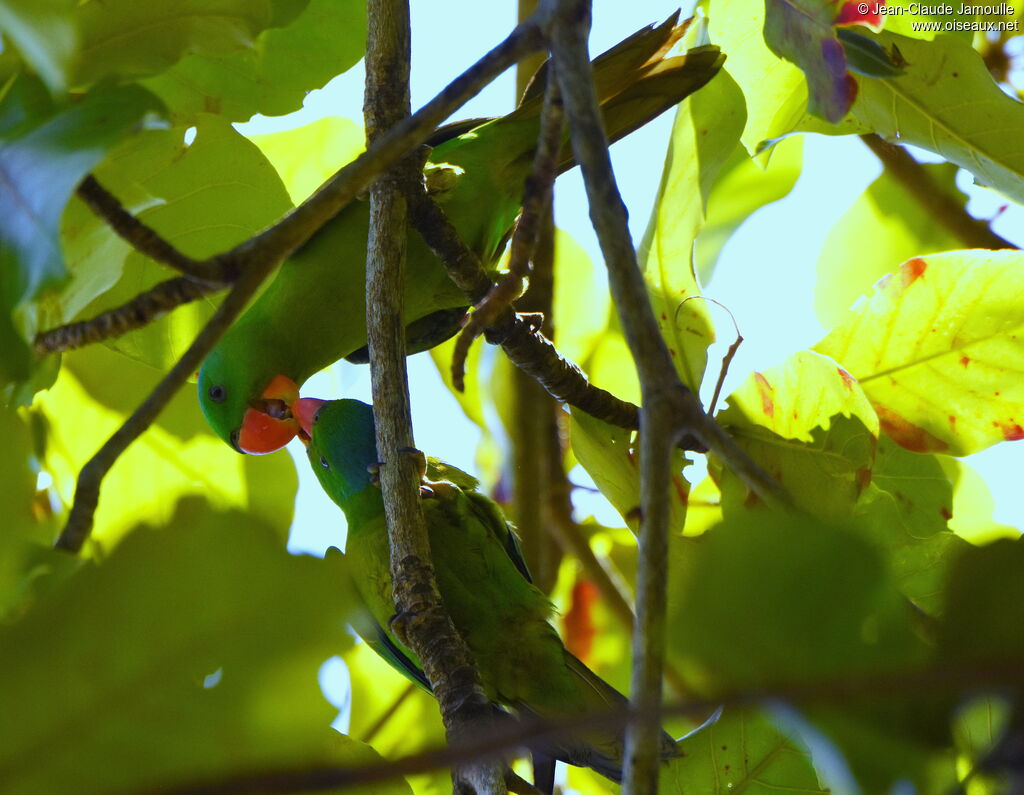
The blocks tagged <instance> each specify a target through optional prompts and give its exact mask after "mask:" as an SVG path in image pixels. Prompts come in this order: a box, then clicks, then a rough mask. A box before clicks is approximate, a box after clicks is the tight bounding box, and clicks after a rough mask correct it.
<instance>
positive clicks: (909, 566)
mask: <svg viewBox="0 0 1024 795" xmlns="http://www.w3.org/2000/svg"><path fill="white" fill-rule="evenodd" d="M906 455H908V456H909V455H915V454H914V453H907V454H906ZM918 458H923V459H927V458H934V456H918ZM905 493H906V491H904V492H902V493H900V494H895V495H894V494H893V493H891V492H888V491H883V490H882V489H880V488H879V487H878V486H875V485H871V486H868V488H867V489H866V490H865V491H864V494H863V496H862V497H861V500H860V502H859V503H858V505H857V506H856V513H855V515H856V516H857V519H858V523H857V527H858V528H859V529H860V530H861V531H862V532H863V533H864V537H865V538H867V539H868V540H870V541H872V542H873V543H874V544H875V546H876V547H877V548H878V549H879V550H881V551H883V552H884V553H885V555H886V558H887V562H888V564H889V569H890V571H891V572H892V576H893V580H894V582H895V583H896V585H897V586H898V587H899V589H900V591H901V593H903V594H904V595H905V596H906V597H907V598H908V599H910V600H911V601H912V602H913V603H914V604H915V605H917V606H918V607H920V608H921V609H922V610H924V611H926V612H927V613H930V614H933V615H934V614H937V613H938V612H939V610H941V609H942V606H943V596H942V589H943V587H944V585H945V583H946V578H947V575H948V570H949V564H950V562H951V561H952V559H953V557H954V556H955V555H956V554H957V553H959V552H960V551H961V550H962V548H963V547H965V546H967V545H968V544H967V542H966V541H964V540H963V539H962V538H960V537H959V536H957V535H956V534H955V533H953V532H951V531H950V530H946V529H945V519H943V518H942V517H941V516H939V515H938V514H937V513H936V514H935V515H925V513H924V511H927V510H930V509H931V508H932V507H933V506H929V505H927V502H926V500H924V499H920V504H912V505H907V504H906V503H905V502H904V501H903V499H901V497H904V495H905ZM915 496H919V495H915ZM928 521H931V525H932V526H931V527H930V528H928V529H929V530H931V532H928V533H927V534H926V535H915V533H916V532H918V530H919V528H920V527H921V526H922V525H924V524H925V523H927V522H928Z"/></svg>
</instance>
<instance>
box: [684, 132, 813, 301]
mask: <svg viewBox="0 0 1024 795" xmlns="http://www.w3.org/2000/svg"><path fill="white" fill-rule="evenodd" d="M802 161H803V136H792V137H791V138H786V139H785V140H783V141H780V142H779V143H778V144H776V145H775V146H774V147H773V148H772V150H771V156H770V157H769V158H767V163H763V162H760V160H758V161H755V160H754V159H752V158H751V157H750V155H748V154H747V151H746V149H745V148H744V147H743V145H742V144H737V146H736V148H735V149H734V150H733V153H732V155H730V156H729V159H728V160H726V161H725V165H723V166H722V169H721V171H720V172H719V175H718V179H717V180H716V181H715V185H714V187H713V188H712V189H711V195H710V196H708V201H707V210H706V218H705V221H704V226H703V227H702V228H701V230H700V233H699V234H698V235H697V242H696V244H695V246H694V251H693V259H694V262H695V263H696V268H697V275H698V276H699V277H700V280H701V282H702V283H704V284H707V283H708V282H709V281H711V276H712V274H713V273H714V268H715V264H716V263H717V262H718V256H719V254H721V252H722V248H723V246H725V244H726V243H727V242H728V241H729V238H730V237H732V234H733V232H735V231H736V230H737V229H738V228H739V226H740V224H742V223H743V222H744V221H746V220H747V218H749V217H750V216H751V215H753V213H754V212H755V211H757V210H759V209H760V208H762V207H764V206H766V205H768V204H771V203H772V202H774V201H778V200H779V199H781V198H783V197H784V196H786V195H787V194H788V193H789V192H790V190H792V189H793V186H794V185H795V184H796V180H797V178H798V177H799V176H800V171H801V167H802Z"/></svg>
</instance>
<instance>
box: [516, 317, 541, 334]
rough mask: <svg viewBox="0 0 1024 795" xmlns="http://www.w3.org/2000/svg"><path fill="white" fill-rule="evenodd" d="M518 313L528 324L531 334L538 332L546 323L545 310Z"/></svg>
mask: <svg viewBox="0 0 1024 795" xmlns="http://www.w3.org/2000/svg"><path fill="white" fill-rule="evenodd" d="M518 314H519V319H520V320H522V321H523V322H524V323H525V324H526V328H527V329H528V330H529V332H530V333H531V334H536V333H537V332H538V331H540V329H541V326H543V325H544V313H543V312H519V313H518Z"/></svg>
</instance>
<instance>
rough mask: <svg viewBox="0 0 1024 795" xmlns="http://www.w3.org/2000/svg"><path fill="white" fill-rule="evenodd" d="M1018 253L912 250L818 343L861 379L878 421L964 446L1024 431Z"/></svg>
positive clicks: (930, 445) (907, 438)
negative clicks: (925, 253) (910, 255)
mask: <svg viewBox="0 0 1024 795" xmlns="http://www.w3.org/2000/svg"><path fill="white" fill-rule="evenodd" d="M1022 294H1024V254H1022V253H1021V252H1019V251H1002V252H998V251H953V252H949V253H946V254H935V255H932V256H928V257H917V258H914V259H911V260H908V261H907V262H905V263H903V265H902V266H900V269H899V271H898V272H897V273H894V274H891V275H889V276H887V277H885V278H884V279H882V280H881V281H880V282H879V283H878V284H877V285H876V286H875V291H874V293H873V295H871V296H870V297H869V298H865V299H863V300H861V301H859V302H858V303H857V304H856V305H854V307H853V308H852V309H850V310H849V312H847V314H846V318H845V320H844V322H843V323H841V324H840V325H839V326H837V327H836V328H835V329H834V330H833V331H832V332H831V333H830V334H829V335H828V336H826V337H825V338H824V339H823V340H821V342H819V343H818V344H817V345H816V346H815V350H817V351H820V352H821V353H824V354H827V355H829V356H831V357H832V358H833V359H835V360H836V361H838V362H839V363H840V364H842V366H843V367H845V368H846V369H847V370H849V371H850V372H851V373H852V374H853V375H854V376H855V377H856V378H857V380H858V381H859V382H860V384H861V386H862V387H863V388H864V391H865V392H866V393H867V395H868V397H869V398H870V400H871V402H872V403H873V404H874V406H875V410H876V411H877V412H878V416H879V419H880V421H881V425H882V430H884V431H885V432H886V433H888V434H889V436H891V437H892V438H893V439H894V440H895V441H896V442H897V443H899V444H900V445H902V446H903V447H906V448H907V449H908V450H913V451H915V452H949V453H951V454H953V455H966V454H967V453H971V452H975V451H977V450H981V449H983V448H985V447H988V446H989V445H992V444H995V443H996V442H999V441H1003V440H1014V439H1020V438H1024V379H1022V378H1021V375H1020V374H1021V371H1022V370H1024V341H1022V340H1021V332H1022V328H1024V306H1022V303H1021V301H1020V296H1021V295H1022Z"/></svg>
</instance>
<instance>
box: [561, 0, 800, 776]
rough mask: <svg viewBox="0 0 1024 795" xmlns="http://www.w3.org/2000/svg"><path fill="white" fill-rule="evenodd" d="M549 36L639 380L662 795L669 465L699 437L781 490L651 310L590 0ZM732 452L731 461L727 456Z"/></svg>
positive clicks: (651, 700) (632, 748) (650, 761)
mask: <svg viewBox="0 0 1024 795" xmlns="http://www.w3.org/2000/svg"><path fill="white" fill-rule="evenodd" d="M554 1H555V4H556V8H557V10H556V11H555V13H554V14H553V16H552V24H551V29H550V32H549V41H550V46H551V54H552V62H553V64H554V67H555V69H556V70H557V75H558V81H559V84H560V86H561V89H562V95H563V97H564V101H565V110H566V116H567V118H568V120H569V131H570V140H571V142H572V148H573V153H574V155H575V157H576V161H577V162H578V163H579V164H580V169H581V170H582V172H583V180H584V184H585V186H586V190H587V198H588V201H589V204H590V217H591V221H592V223H593V225H594V230H595V231H596V232H597V237H598V242H599V243H600V246H601V251H602V253H603V254H604V258H605V263H606V265H607V267H608V273H609V286H610V288H611V293H612V298H613V300H614V302H615V306H616V308H617V311H618V313H619V318H620V320H621V322H622V327H623V331H624V332H625V336H626V341H627V343H628V344H629V348H630V351H631V352H632V354H633V359H634V361H635V362H636V366H637V372H638V374H639V377H640V389H641V395H642V397H643V405H642V409H641V422H640V504H641V521H640V533H639V553H640V560H639V568H638V573H637V604H636V615H637V628H636V631H635V632H634V633H633V680H632V692H633V703H634V705H635V707H636V709H637V711H638V712H639V713H640V715H641V716H642V717H641V718H640V719H638V720H637V721H636V722H634V723H633V724H631V726H630V728H629V730H628V732H627V736H626V753H625V757H626V759H625V769H624V777H623V784H624V789H623V791H624V792H627V793H646V792H654V791H656V790H657V779H658V763H659V748H660V743H659V736H660V717H659V706H660V704H661V682H662V670H663V667H664V657H665V599H666V590H667V567H666V565H665V563H666V561H667V559H668V524H669V505H670V500H669V489H670V483H671V477H670V461H671V453H672V449H673V447H674V446H675V445H676V442H677V440H679V439H680V438H682V435H683V434H684V433H686V432H690V433H692V434H693V435H694V436H696V438H697V439H699V440H700V441H702V442H704V443H705V444H706V445H707V446H708V447H709V448H710V449H712V450H713V451H714V452H716V453H718V454H719V455H720V456H721V457H722V458H724V459H725V460H726V463H727V464H728V465H730V466H731V467H732V468H733V469H734V470H737V466H740V467H741V468H742V471H738V470H737V471H738V474H740V476H741V477H743V479H744V480H749V481H750V485H751V487H752V488H753V489H754V490H755V491H756V492H758V493H762V492H763V493H765V494H766V495H767V496H768V498H769V499H770V500H771V501H772V502H778V501H779V500H780V497H781V490H780V489H779V487H778V485H777V484H775V483H774V481H772V480H771V478H769V477H768V476H767V475H766V474H765V473H763V472H762V471H761V470H760V468H759V467H757V465H756V464H754V462H753V461H751V460H750V459H749V457H748V456H746V455H745V454H744V453H743V452H742V451H741V450H740V449H739V447H738V446H736V445H735V443H734V442H733V441H732V439H731V438H729V437H728V436H727V435H726V434H725V433H724V432H723V431H722V430H721V429H720V428H719V427H718V425H717V424H716V423H715V422H714V421H713V420H712V419H710V418H709V417H708V416H707V415H706V414H705V413H704V410H703V407H702V406H701V405H700V402H699V400H698V399H697V397H696V396H695V395H694V394H693V393H692V392H690V390H689V389H687V388H686V387H685V386H684V385H683V384H682V383H681V382H680V381H679V379H678V376H677V375H676V371H675V367H674V365H673V363H672V358H671V356H670V354H669V351H668V348H667V346H666V345H665V341H664V339H663V338H662V336H661V334H660V332H659V331H658V325H657V322H656V320H655V317H654V313H653V311H652V310H651V304H650V300H649V298H648V295H647V286H646V284H645V282H644V278H643V274H642V273H641V272H640V268H639V266H638V264H637V261H636V253H635V250H634V248H633V242H632V239H631V238H630V234H629V226H628V224H627V214H626V208H625V205H624V204H623V203H622V197H621V196H620V195H619V191H618V188H617V186H616V184H615V176H614V174H613V172H612V167H611V159H610V157H609V154H608V141H607V139H606V137H605V133H604V127H603V124H602V121H601V113H600V109H599V103H598V99H597V93H596V91H595V88H594V81H593V73H592V71H591V67H590V59H589V56H588V54H587V38H588V35H589V29H590V12H591V9H590V3H589V1H588V0H554ZM723 453H724V455H723Z"/></svg>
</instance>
